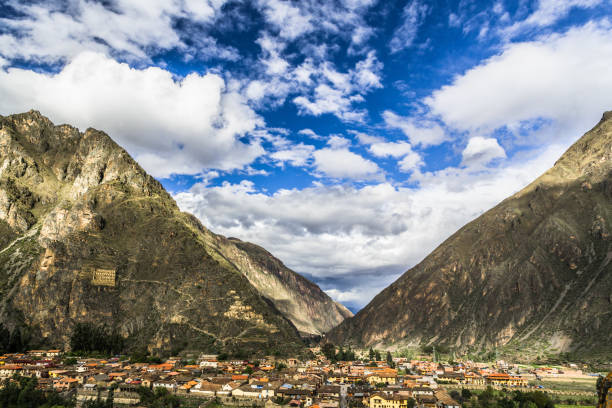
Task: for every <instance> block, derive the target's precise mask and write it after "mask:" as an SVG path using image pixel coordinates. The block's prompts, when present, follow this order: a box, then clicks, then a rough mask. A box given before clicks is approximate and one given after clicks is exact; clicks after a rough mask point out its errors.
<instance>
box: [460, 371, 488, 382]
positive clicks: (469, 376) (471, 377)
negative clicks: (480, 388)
mask: <svg viewBox="0 0 612 408" xmlns="http://www.w3.org/2000/svg"><path fill="white" fill-rule="evenodd" d="M463 378H464V381H465V383H466V384H470V385H484V384H485V379H484V378H482V377H481V376H480V375H478V374H476V373H474V372H468V373H465V374H464V375H463Z"/></svg>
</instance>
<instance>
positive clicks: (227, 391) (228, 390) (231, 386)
mask: <svg viewBox="0 0 612 408" xmlns="http://www.w3.org/2000/svg"><path fill="white" fill-rule="evenodd" d="M241 385H242V384H241V383H239V382H237V381H230V382H228V383H226V384H223V386H222V387H221V389H220V390H219V391H217V395H225V396H229V395H232V391H234V390H235V389H236V388H238V387H240V386H241Z"/></svg>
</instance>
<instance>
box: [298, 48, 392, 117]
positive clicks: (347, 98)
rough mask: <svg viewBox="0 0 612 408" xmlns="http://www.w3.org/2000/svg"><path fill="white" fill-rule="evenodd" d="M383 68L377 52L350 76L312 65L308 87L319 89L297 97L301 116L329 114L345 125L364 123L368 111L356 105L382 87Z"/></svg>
mask: <svg viewBox="0 0 612 408" xmlns="http://www.w3.org/2000/svg"><path fill="white" fill-rule="evenodd" d="M307 63H309V62H307ZM309 64H310V63H309ZM302 67H303V65H302ZM382 67H383V65H382V63H381V62H380V61H378V59H377V58H376V53H375V52H374V51H372V52H369V53H368V55H367V56H366V58H365V59H363V60H361V61H358V62H357V63H356V64H355V67H354V68H353V69H350V70H348V72H340V71H338V70H336V68H335V67H334V66H333V64H331V63H330V62H328V61H326V62H324V63H322V64H320V65H318V66H317V67H315V66H314V65H310V67H309V69H308V72H309V74H308V77H307V78H308V84H310V83H312V82H314V83H316V84H317V85H316V86H314V89H313V88H312V87H307V88H303V89H302V92H301V95H299V96H296V97H295V98H294V99H293V102H294V103H295V104H296V105H297V107H298V109H299V112H300V113H301V114H310V115H314V116H319V115H322V114H325V113H330V114H334V115H336V116H337V117H338V118H340V119H342V120H344V121H352V122H360V121H363V120H364V118H365V115H366V111H365V110H363V109H360V108H356V107H355V104H358V103H360V102H363V101H364V95H365V94H366V93H368V92H369V91H371V90H373V89H376V88H380V87H382V84H381V82H380V76H381V71H382ZM296 88H299V87H297V86H296Z"/></svg>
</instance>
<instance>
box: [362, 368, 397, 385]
mask: <svg viewBox="0 0 612 408" xmlns="http://www.w3.org/2000/svg"><path fill="white" fill-rule="evenodd" d="M366 379H367V381H368V383H370V384H371V385H375V384H380V383H383V384H387V385H389V384H396V383H397V373H396V372H392V371H380V372H377V373H374V374H370V375H368V376H367V377H366Z"/></svg>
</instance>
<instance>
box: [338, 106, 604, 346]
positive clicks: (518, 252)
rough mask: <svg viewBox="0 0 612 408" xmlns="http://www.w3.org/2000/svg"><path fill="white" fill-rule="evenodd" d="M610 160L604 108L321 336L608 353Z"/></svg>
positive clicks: (383, 342) (386, 343)
mask: <svg viewBox="0 0 612 408" xmlns="http://www.w3.org/2000/svg"><path fill="white" fill-rule="evenodd" d="M611 164H612V112H606V113H605V114H604V115H603V117H602V120H601V121H600V122H599V123H598V124H597V125H596V126H595V127H594V128H593V129H591V130H590V131H589V132H587V133H586V134H585V135H584V136H583V137H582V138H580V139H579V140H578V141H576V142H575V143H574V144H573V145H572V146H571V147H570V148H569V149H568V150H567V151H566V152H565V153H564V154H563V155H562V156H561V157H560V158H559V160H557V162H556V163H555V165H554V166H553V167H552V168H551V169H549V170H548V171H546V172H545V173H544V174H542V175H541V176H540V177H538V178H537V179H536V180H535V181H534V182H532V183H530V184H529V185H528V186H526V187H525V188H524V189H522V190H521V191H519V192H517V193H516V194H514V195H512V196H511V197H508V198H507V199H505V200H503V201H502V202H500V203H499V204H498V205H496V206H495V207H493V208H492V209H490V210H489V211H487V212H485V213H484V214H482V215H481V216H479V217H477V218H476V219H475V220H473V221H471V222H469V223H468V224H466V225H465V226H463V227H462V228H460V229H459V230H458V231H457V232H455V233H454V234H453V235H451V236H450V237H449V238H448V239H446V240H445V241H444V242H443V243H442V244H441V245H439V246H438V247H437V248H436V249H435V250H434V251H432V252H431V253H430V254H429V255H428V256H427V257H425V258H424V259H423V260H422V261H421V262H420V263H418V264H417V265H415V266H414V267H413V268H411V269H409V270H408V271H407V272H406V273H404V274H403V275H402V276H401V277H400V278H398V279H397V280H396V281H395V282H393V283H392V284H391V285H390V286H388V287H387V288H386V289H384V290H383V291H382V292H381V293H379V294H378V295H377V296H376V297H374V299H373V300H372V301H371V302H370V303H369V304H368V305H367V306H366V307H364V308H363V309H362V310H361V311H359V312H358V313H357V314H356V315H355V316H354V317H353V318H350V319H347V320H345V321H344V322H343V323H341V324H340V325H339V326H338V327H336V328H335V329H333V330H332V331H331V332H330V333H328V338H329V339H330V340H331V341H336V342H348V343H355V344H358V345H362V346H383V347H392V348H393V347H395V348H397V347H402V346H408V345H419V344H445V345H448V346H451V347H454V348H457V349H460V350H464V351H465V350H480V349H487V348H488V349H490V348H505V349H506V350H507V351H508V352H513V353H516V354H518V353H520V351H521V350H522V351H524V352H525V353H526V354H529V353H531V355H532V357H533V356H537V355H539V354H542V353H545V352H550V351H552V352H556V353H559V352H575V353H578V354H584V355H590V356H592V355H599V354H601V353H604V354H605V352H604V348H603V347H604V345H605V344H609V343H610V341H612V338H611V337H610V336H611V335H610V333H612V313H611V310H612V273H611V269H612V265H611V264H610V261H611V259H612V244H611V243H610V233H609V231H610V230H611V228H612V225H611V224H612V206H611V204H610V203H611V201H612V200H611V198H612V176H611V172H612V170H611V169H612V165H611ZM587 277H588V279H587ZM587 295H589V298H588V301H587V300H586V299H585V296H587ZM527 350H529V353H528V352H527Z"/></svg>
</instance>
